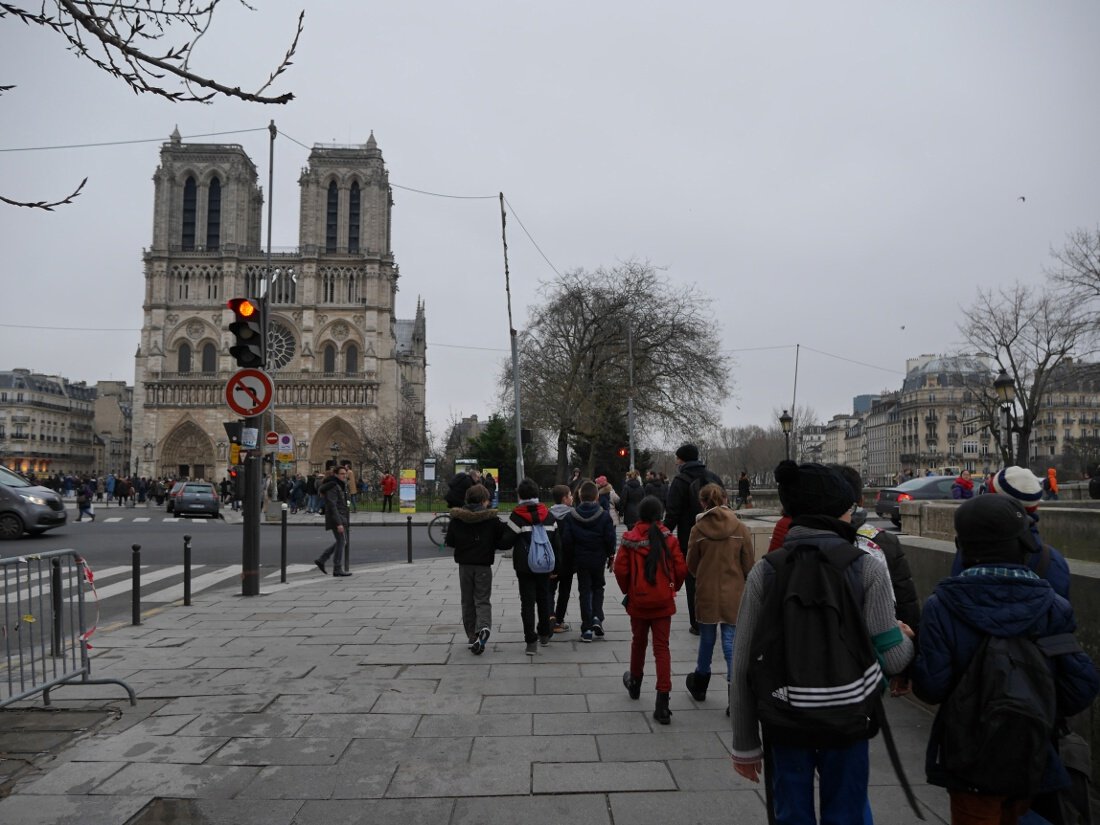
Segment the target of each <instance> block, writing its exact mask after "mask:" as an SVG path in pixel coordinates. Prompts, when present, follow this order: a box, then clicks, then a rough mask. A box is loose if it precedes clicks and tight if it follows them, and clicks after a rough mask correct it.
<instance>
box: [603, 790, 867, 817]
mask: <svg viewBox="0 0 1100 825" xmlns="http://www.w3.org/2000/svg"><path fill="white" fill-rule="evenodd" d="M746 784H748V783H746ZM609 802H610V805H611V814H612V816H613V817H614V818H615V822H629V823H630V825H668V823H670V822H690V823H692V825H729V823H731V822H736V823H737V825H765V823H767V821H768V814H767V811H766V810H765V808H764V800H763V798H762V795H761V794H758V793H757V792H756V791H753V790H731V791H682V792H680V793H674V794H662V793H617V794H611V795H610V797H609ZM875 822H876V823H877V822H878V819H877V817H876V819H875Z"/></svg>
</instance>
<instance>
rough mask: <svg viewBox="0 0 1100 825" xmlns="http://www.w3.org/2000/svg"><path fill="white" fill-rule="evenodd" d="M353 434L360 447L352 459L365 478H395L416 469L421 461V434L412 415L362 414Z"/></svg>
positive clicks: (419, 423) (418, 419)
mask: <svg viewBox="0 0 1100 825" xmlns="http://www.w3.org/2000/svg"><path fill="white" fill-rule="evenodd" d="M356 434H357V435H358V436H359V444H360V448H359V454H358V455H357V456H356V458H357V459H358V460H359V466H360V467H361V468H362V469H363V472H364V475H365V476H369V475H372V474H373V475H381V474H382V473H393V474H394V475H398V474H399V473H400V472H401V470H404V469H412V468H416V467H418V466H419V464H420V461H421V459H423V458H424V451H425V449H426V442H425V433H424V430H423V429H422V428H421V419H420V418H419V417H417V416H415V415H403V416H401V417H400V418H398V417H397V416H395V415H392V414H391V415H388V414H377V415H376V414H368V413H363V414H362V415H361V416H360V420H359V426H358V428H357V433H356Z"/></svg>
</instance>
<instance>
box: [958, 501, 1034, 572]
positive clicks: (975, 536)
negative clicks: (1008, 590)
mask: <svg viewBox="0 0 1100 825" xmlns="http://www.w3.org/2000/svg"><path fill="white" fill-rule="evenodd" d="M955 543H956V545H958V548H959V552H961V553H962V559H963V566H964V567H972V566H974V565H975V564H991V563H996V562H1002V563H1005V564H1023V563H1024V560H1025V559H1026V557H1027V554H1028V553H1029V552H1031V551H1032V550H1034V549H1035V547H1034V540H1033V539H1032V537H1031V518H1030V516H1028V514H1027V509H1026V508H1025V507H1024V505H1023V503H1022V502H1020V501H1019V500H1018V499H1015V498H1010V497H1008V496H975V497H974V498H971V499H967V500H966V501H964V502H963V503H962V504H960V505H959V507H958V509H957V510H955Z"/></svg>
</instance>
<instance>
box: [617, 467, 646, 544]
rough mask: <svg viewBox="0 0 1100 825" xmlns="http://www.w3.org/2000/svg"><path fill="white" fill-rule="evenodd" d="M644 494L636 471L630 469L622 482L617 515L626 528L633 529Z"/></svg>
mask: <svg viewBox="0 0 1100 825" xmlns="http://www.w3.org/2000/svg"><path fill="white" fill-rule="evenodd" d="M645 495H646V494H645V490H643V489H642V481H641V479H640V478H639V477H638V471H637V470H631V471H630V472H628V473H627V474H626V482H625V483H624V484H623V491H622V493H621V494H620V495H619V515H620V516H621V517H622V520H623V524H625V525H626V529H627V530H631V529H633V527H634V523H635V522H636V521H638V506H639V505H640V504H641V503H642V499H643V498H645Z"/></svg>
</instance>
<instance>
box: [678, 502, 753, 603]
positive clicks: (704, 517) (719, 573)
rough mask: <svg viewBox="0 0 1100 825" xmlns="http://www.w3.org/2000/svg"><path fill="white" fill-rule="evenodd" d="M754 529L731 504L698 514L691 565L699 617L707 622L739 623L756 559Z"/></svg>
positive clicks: (691, 540) (690, 541)
mask: <svg viewBox="0 0 1100 825" xmlns="http://www.w3.org/2000/svg"><path fill="white" fill-rule="evenodd" d="M755 558H756V557H755V554H754V553H753V547H752V533H751V532H750V531H749V528H748V527H746V526H745V525H744V524H743V523H742V521H741V519H739V518H737V516H736V515H734V512H733V510H731V509H730V508H729V507H724V506H723V507H712V508H711V509H709V510H704V511H703V512H702V513H700V514H699V515H698V516H696V517H695V526H694V527H692V528H691V537H690V538H689V539H688V552H687V569H688V572H689V573H691V575H693V576H695V618H696V619H698V620H699V621H700V622H701V623H703V624H717V623H718V622H724V623H725V624H736V623H737V611H738V610H740V609H741V594H742V593H744V591H745V579H746V577H747V576H748V575H749V571H750V570H751V569H752V565H753V562H754V561H755Z"/></svg>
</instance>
